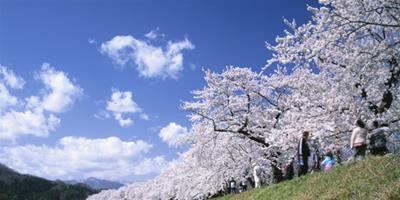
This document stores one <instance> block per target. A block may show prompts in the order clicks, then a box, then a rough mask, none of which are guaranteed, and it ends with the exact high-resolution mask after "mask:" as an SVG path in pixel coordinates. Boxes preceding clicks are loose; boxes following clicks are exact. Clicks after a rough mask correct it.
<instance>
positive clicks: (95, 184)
mask: <svg viewBox="0 0 400 200" xmlns="http://www.w3.org/2000/svg"><path fill="white" fill-rule="evenodd" d="M64 182H65V183H67V184H77V183H81V184H85V185H88V186H90V187H91V188H93V189H98V190H104V189H118V188H120V187H122V186H124V185H123V184H121V183H118V182H114V181H108V180H103V179H98V178H93V177H90V178H87V179H84V180H70V181H64Z"/></svg>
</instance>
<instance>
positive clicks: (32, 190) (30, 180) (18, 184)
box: [0, 164, 99, 200]
mask: <svg viewBox="0 0 400 200" xmlns="http://www.w3.org/2000/svg"><path fill="white" fill-rule="evenodd" d="M97 192H99V191H98V190H94V189H92V188H89V187H88V186H86V185H84V184H75V185H68V184H65V183H64V182H61V181H49V180H46V179H43V178H39V177H36V176H32V175H28V174H20V173H18V172H16V171H14V170H12V169H10V168H9V167H7V166H5V165H3V164H0V200H20V199H21V200H37V199H40V200H56V199H57V200H58V199H59V200H81V199H82V200H83V199H86V198H87V197H88V196H89V195H92V194H95V193H97Z"/></svg>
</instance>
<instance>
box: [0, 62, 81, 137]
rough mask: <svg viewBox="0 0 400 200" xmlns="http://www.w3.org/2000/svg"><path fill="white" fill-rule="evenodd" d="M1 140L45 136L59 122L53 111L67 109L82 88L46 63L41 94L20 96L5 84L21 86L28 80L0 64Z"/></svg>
mask: <svg viewBox="0 0 400 200" xmlns="http://www.w3.org/2000/svg"><path fill="white" fill-rule="evenodd" d="M0 74H2V75H3V76H4V78H3V79H1V81H0V140H11V141H15V139H16V138H18V137H20V136H23V135H33V136H38V137H46V136H48V135H49V133H50V132H51V131H53V130H54V129H55V128H56V127H57V126H58V125H59V124H60V121H61V120H60V119H59V118H58V117H57V116H55V115H54V113H58V112H62V111H65V110H66V109H67V108H69V106H71V105H72V104H73V103H74V101H75V99H76V98H77V97H78V96H80V95H81V94H82V92H83V90H82V89H81V88H80V87H79V86H77V85H74V84H73V83H72V82H71V81H70V79H69V78H68V77H67V75H66V74H65V73H64V72H62V71H56V70H55V69H54V68H53V67H51V66H50V65H49V64H46V63H44V64H43V65H42V69H41V71H40V72H39V73H38V74H37V79H39V80H41V81H42V82H43V84H44V89H43V92H42V94H41V96H31V97H28V98H26V99H19V98H17V97H14V96H12V95H11V94H10V93H9V90H8V88H7V87H6V86H9V87H11V88H13V89H22V87H23V85H24V84H25V81H24V80H23V79H22V78H20V77H18V76H16V75H15V74H14V73H13V72H12V71H11V70H8V69H7V68H6V67H4V66H1V65H0Z"/></svg>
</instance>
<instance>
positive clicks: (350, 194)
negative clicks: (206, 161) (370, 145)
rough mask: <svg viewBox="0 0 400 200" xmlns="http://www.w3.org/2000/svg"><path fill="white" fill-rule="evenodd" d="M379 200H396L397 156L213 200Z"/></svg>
mask: <svg viewBox="0 0 400 200" xmlns="http://www.w3.org/2000/svg"><path fill="white" fill-rule="evenodd" d="M228 199H229V200H252V199H257V200H258V199H260V200H261V199H262V200H264V199H273V200H278V199H284V200H290V199H296V200H311V199H312V200H314V199H326V200H327V199H332V200H333V199H363V200H364V199H377V200H378V199H379V200H389V199H390V200H392V199H393V200H400V156H399V155H396V156H394V155H391V156H384V157H368V158H367V159H366V160H364V161H359V162H357V163H350V164H346V165H343V166H338V167H336V168H334V169H333V170H332V171H330V172H319V173H314V174H309V175H307V176H303V177H300V178H295V179H293V180H291V181H287V182H283V183H280V184H276V185H272V186H268V187H263V188H260V189H253V190H250V191H248V192H244V193H241V194H238V195H228V196H224V197H220V198H217V199H216V200H228Z"/></svg>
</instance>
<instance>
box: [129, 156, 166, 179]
mask: <svg viewBox="0 0 400 200" xmlns="http://www.w3.org/2000/svg"><path fill="white" fill-rule="evenodd" d="M169 166H170V162H168V161H167V160H166V159H165V157H164V156H156V157H154V158H146V159H144V160H142V161H141V162H140V163H139V164H138V165H135V166H134V168H133V173H134V174H135V175H146V174H152V173H160V172H162V171H163V170H165V169H166V168H167V167H169Z"/></svg>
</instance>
